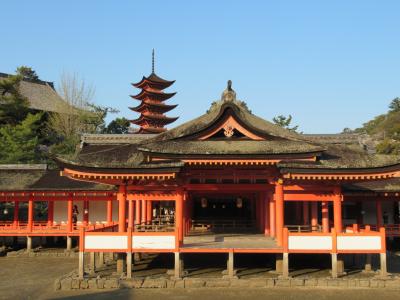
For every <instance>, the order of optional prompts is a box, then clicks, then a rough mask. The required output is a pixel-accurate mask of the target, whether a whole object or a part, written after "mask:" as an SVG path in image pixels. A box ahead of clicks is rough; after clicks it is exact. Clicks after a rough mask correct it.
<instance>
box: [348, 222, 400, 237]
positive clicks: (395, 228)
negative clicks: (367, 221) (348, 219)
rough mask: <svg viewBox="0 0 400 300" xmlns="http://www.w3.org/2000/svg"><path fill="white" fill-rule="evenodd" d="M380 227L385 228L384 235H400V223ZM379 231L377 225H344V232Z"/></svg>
mask: <svg viewBox="0 0 400 300" xmlns="http://www.w3.org/2000/svg"><path fill="white" fill-rule="evenodd" d="M381 227H383V228H385V233H386V237H399V236H400V224H385V225H382V226H381ZM369 230H371V231H379V229H378V226H377V225H364V224H363V225H358V224H352V225H346V226H345V232H364V231H369Z"/></svg>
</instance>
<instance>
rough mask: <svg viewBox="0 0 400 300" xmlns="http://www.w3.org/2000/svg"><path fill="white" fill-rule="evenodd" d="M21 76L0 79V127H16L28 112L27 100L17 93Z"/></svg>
mask: <svg viewBox="0 0 400 300" xmlns="http://www.w3.org/2000/svg"><path fill="white" fill-rule="evenodd" d="M21 80H22V76H21V75H11V76H8V77H7V78H3V79H0V125H5V124H10V125H16V124H18V123H20V122H21V121H22V120H24V119H25V118H26V116H27V114H28V112H29V106H28V100H27V99H26V98H25V97H23V96H22V95H21V93H20V92H19V84H20V82H21Z"/></svg>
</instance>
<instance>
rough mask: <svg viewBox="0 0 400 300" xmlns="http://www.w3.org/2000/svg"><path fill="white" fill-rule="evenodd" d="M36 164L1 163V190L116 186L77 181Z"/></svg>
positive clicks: (108, 188)
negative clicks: (6, 164)
mask: <svg viewBox="0 0 400 300" xmlns="http://www.w3.org/2000/svg"><path fill="white" fill-rule="evenodd" d="M34 166H35V165H33V166H32V165H14V166H13V167H11V168H9V167H7V166H5V165H0V191H44V190H54V191H55V190H57V191H71V190H92V191H95V190H96V191H97V190H100V191H103V190H113V189H114V186H111V185H106V184H97V183H90V182H84V181H76V180H72V179H69V178H68V177H64V176H60V170H47V169H43V168H37V167H36V168H35V167H34Z"/></svg>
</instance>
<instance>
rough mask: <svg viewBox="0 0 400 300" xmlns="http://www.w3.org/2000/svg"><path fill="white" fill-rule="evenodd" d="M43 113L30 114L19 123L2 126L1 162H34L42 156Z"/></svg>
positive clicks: (0, 133) (0, 135)
mask: <svg viewBox="0 0 400 300" xmlns="http://www.w3.org/2000/svg"><path fill="white" fill-rule="evenodd" d="M41 118H42V114H41V113H37V114H28V116H27V117H26V118H25V120H23V121H22V122H21V123H20V124H18V125H15V126H14V125H10V124H6V125H4V126H2V127H1V128H0V163H3V164H7V163H32V162H38V161H39V160H40V158H41V154H40V152H39V151H38V150H39V149H38V148H39V138H38V135H37V131H38V128H39V127H40V120H41Z"/></svg>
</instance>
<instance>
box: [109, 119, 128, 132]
mask: <svg viewBox="0 0 400 300" xmlns="http://www.w3.org/2000/svg"><path fill="white" fill-rule="evenodd" d="M129 126H130V122H129V121H128V120H127V119H125V118H116V119H115V120H113V121H111V122H110V124H108V126H107V127H106V129H105V130H104V132H105V133H112V134H124V133H128V132H129Z"/></svg>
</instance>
